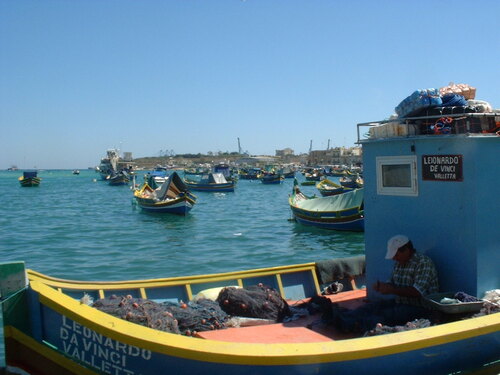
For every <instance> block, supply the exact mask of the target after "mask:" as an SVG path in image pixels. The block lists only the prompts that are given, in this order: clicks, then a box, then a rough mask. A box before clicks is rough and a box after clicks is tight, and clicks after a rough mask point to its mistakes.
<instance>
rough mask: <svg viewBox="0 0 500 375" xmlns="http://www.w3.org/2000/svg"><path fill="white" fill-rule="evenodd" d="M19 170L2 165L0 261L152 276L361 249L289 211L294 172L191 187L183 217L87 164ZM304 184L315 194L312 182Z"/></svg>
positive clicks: (97, 274) (70, 274)
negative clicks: (160, 210)
mask: <svg viewBox="0 0 500 375" xmlns="http://www.w3.org/2000/svg"><path fill="white" fill-rule="evenodd" d="M21 175H22V171H0V188H1V190H2V191H3V192H4V194H2V195H1V196H0V206H1V211H2V214H1V215H0V251H1V254H2V262H8V261H24V262H25V263H26V267H27V268H30V269H33V270H36V271H38V272H42V273H45V274H48V275H51V276H55V277H59V278H67V279H74V280H125V279H144V278H159V277H171V276H183V275H194V274H207V273H215V272H226V271H235V270H244V269H251V268H258V267H269V266H279V265H285V264H295V263H305V262H314V261H318V260H322V259H330V258H339V257H347V256H353V255H359V254H363V253H364V236H363V233H354V232H336V231H329V230H325V229H318V228H310V227H303V226H301V225H299V224H297V223H295V222H294V221H292V220H290V219H291V211H290V208H289V206H288V195H289V194H290V193H291V191H292V187H293V179H286V180H285V181H284V182H283V183H282V184H279V185H265V184H262V183H261V182H260V181H250V180H240V181H238V183H237V187H236V189H235V192H231V193H209V192H195V195H196V196H197V197H198V200H197V203H196V204H195V206H194V207H193V209H192V210H191V212H190V213H189V214H188V215H187V216H186V217H183V216H175V215H168V214H163V215H161V214H148V213H145V212H143V211H141V209H140V208H139V207H137V206H136V205H135V204H134V201H133V198H132V197H133V194H132V191H131V189H130V187H129V186H110V185H108V184H107V183H106V182H105V181H101V180H100V177H99V174H97V173H95V172H94V171H93V170H83V171H81V173H80V174H79V175H75V174H73V173H72V171H71V170H46V171H40V172H39V173H38V175H39V177H41V178H42V182H41V184H40V186H39V187H30V188H26V187H21V186H20V184H19V182H18V181H17V179H18V177H19V176H21ZM332 179H333V180H334V181H335V178H332ZM298 180H299V182H300V181H303V180H304V178H303V176H301V175H298ZM137 181H138V182H142V181H143V178H142V174H141V173H139V174H138V176H137ZM301 190H302V191H303V192H304V193H305V194H308V195H310V194H316V195H318V196H319V192H318V191H317V190H316V188H315V186H301ZM0 349H1V350H3V344H2V345H1V347H0ZM0 358H1V359H3V353H1V352H0ZM1 366H2V363H0V367H1Z"/></svg>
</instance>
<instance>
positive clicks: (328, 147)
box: [326, 139, 330, 150]
mask: <svg viewBox="0 0 500 375" xmlns="http://www.w3.org/2000/svg"><path fill="white" fill-rule="evenodd" d="M326 149H327V150H329V149H330V139H328V146H326Z"/></svg>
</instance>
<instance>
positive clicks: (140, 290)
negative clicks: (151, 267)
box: [139, 288, 148, 299]
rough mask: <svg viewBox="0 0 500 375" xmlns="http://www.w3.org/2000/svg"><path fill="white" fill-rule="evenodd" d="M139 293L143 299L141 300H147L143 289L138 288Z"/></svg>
mask: <svg viewBox="0 0 500 375" xmlns="http://www.w3.org/2000/svg"><path fill="white" fill-rule="evenodd" d="M139 292H140V293H141V298H143V299H146V298H148V296H147V294H146V289H144V288H139Z"/></svg>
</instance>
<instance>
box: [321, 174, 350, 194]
mask: <svg viewBox="0 0 500 375" xmlns="http://www.w3.org/2000/svg"><path fill="white" fill-rule="evenodd" d="M316 189H318V190H319V192H320V193H321V195H322V196H323V197H327V196H329V195H337V194H342V193H346V192H348V191H351V190H352V189H351V188H348V187H345V186H342V185H339V184H336V183H335V182H333V181H331V180H329V179H327V178H325V179H324V180H321V181H320V182H318V183H317V184H316Z"/></svg>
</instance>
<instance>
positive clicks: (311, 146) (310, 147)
mask: <svg viewBox="0 0 500 375" xmlns="http://www.w3.org/2000/svg"><path fill="white" fill-rule="evenodd" d="M312 149H313V140H312V139H311V143H309V153H311V151H312Z"/></svg>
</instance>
